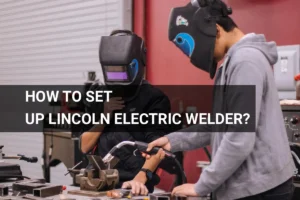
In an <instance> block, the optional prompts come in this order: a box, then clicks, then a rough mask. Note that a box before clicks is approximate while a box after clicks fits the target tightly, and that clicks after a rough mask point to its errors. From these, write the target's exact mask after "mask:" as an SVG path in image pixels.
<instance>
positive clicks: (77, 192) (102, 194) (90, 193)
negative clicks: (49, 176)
mask: <svg viewBox="0 0 300 200" xmlns="http://www.w3.org/2000/svg"><path fill="white" fill-rule="evenodd" d="M68 194H72V195H79V196H88V197H105V196H106V192H93V191H83V190H70V191H68Z"/></svg>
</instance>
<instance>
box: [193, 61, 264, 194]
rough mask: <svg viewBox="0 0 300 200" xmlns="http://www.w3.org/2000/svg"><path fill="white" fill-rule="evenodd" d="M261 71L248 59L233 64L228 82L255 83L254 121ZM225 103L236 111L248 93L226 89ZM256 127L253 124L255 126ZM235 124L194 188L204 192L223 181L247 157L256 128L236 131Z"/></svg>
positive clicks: (258, 98) (256, 112)
mask: <svg viewBox="0 0 300 200" xmlns="http://www.w3.org/2000/svg"><path fill="white" fill-rule="evenodd" d="M264 80H265V78H264V73H263V72H262V70H260V69H259V66H257V64H254V63H252V62H250V61H247V62H242V63H238V64H236V67H235V68H234V70H233V72H232V73H231V75H230V80H229V81H228V82H229V83H227V85H248V86H250V85H251V86H255V95H256V96H255V107H256V108H255V121H254V123H255V125H257V124H258V119H259V115H260V109H261V102H262V96H263V91H264ZM227 97H228V98H227V103H228V104H227V106H228V110H229V112H232V113H238V112H239V111H240V109H241V108H244V107H247V106H249V105H248V104H247V102H249V100H248V99H247V98H248V96H247V93H245V92H242V91H241V90H239V89H232V90H230V91H228V95H227ZM255 127H256V126H255ZM235 129H236V126H234V125H233V126H229V127H228V129H227V132H226V133H219V134H224V135H223V139H222V141H221V144H220V146H219V148H218V150H217V151H216V153H215V155H214V159H213V161H212V162H211V164H210V165H209V166H208V167H207V168H205V169H204V171H203V172H202V174H201V177H200V179H199V180H198V182H197V183H196V184H195V191H196V192H197V193H198V194H199V195H201V196H204V195H207V194H209V193H210V192H212V191H214V190H215V189H217V188H218V187H219V186H220V185H221V184H223V183H224V182H225V181H226V180H227V179H228V178H229V177H230V176H232V175H233V174H234V172H235V171H236V170H237V169H238V168H239V167H240V166H241V164H242V163H243V162H244V161H245V160H246V159H247V157H248V156H249V155H250V153H251V152H252V150H253V148H254V144H255V139H256V133H255V132H237V130H235Z"/></svg>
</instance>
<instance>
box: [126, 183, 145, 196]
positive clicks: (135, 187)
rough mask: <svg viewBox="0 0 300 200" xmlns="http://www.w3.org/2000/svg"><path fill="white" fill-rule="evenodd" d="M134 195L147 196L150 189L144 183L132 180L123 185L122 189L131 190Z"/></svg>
mask: <svg viewBox="0 0 300 200" xmlns="http://www.w3.org/2000/svg"><path fill="white" fill-rule="evenodd" d="M130 188H131V194H132V195H142V196H145V195H147V194H148V189H147V187H146V186H145V184H144V183H142V182H139V181H136V180H132V181H127V182H124V183H123V185H122V189H130Z"/></svg>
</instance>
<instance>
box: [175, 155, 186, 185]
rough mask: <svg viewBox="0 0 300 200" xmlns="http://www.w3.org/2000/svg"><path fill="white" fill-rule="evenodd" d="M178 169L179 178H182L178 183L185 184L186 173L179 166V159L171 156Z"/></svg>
mask: <svg viewBox="0 0 300 200" xmlns="http://www.w3.org/2000/svg"><path fill="white" fill-rule="evenodd" d="M172 158H173V159H174V161H175V163H176V165H177V167H178V169H179V171H180V175H181V180H182V183H179V185H182V184H185V183H187V178H186V175H185V172H184V171H183V168H182V166H181V164H180V163H179V161H178V160H177V158H174V157H172Z"/></svg>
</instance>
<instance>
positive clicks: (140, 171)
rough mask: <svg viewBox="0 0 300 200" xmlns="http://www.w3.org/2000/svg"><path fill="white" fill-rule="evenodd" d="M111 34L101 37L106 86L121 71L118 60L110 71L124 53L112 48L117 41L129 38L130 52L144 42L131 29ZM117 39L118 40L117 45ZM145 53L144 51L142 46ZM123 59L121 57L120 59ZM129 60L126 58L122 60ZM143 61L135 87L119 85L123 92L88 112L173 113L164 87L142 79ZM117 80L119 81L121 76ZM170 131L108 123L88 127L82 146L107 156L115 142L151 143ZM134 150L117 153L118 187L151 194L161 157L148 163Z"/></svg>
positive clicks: (140, 63) (156, 180)
mask: <svg viewBox="0 0 300 200" xmlns="http://www.w3.org/2000/svg"><path fill="white" fill-rule="evenodd" d="M112 35H114V36H108V37H107V38H102V40H101V41H102V43H104V44H101V45H105V44H106V43H107V46H101V45H100V62H101V65H102V68H103V72H104V77H105V82H106V86H108V87H109V84H110V83H111V82H113V83H115V80H114V79H113V77H114V76H117V75H119V74H120V72H119V71H118V72H116V66H117V67H119V66H120V63H116V66H113V67H114V69H112V70H111V69H109V67H111V65H114V63H113V61H112V60H109V59H111V58H113V59H114V58H116V57H118V56H120V55H122V52H119V53H118V52H117V51H118V50H119V49H120V48H116V49H113V50H111V49H109V48H112V47H115V46H117V47H118V44H120V43H122V41H124V40H126V39H128V38H129V39H130V41H133V42H128V43H126V44H130V45H129V46H128V49H127V50H128V51H129V52H134V50H133V49H137V48H134V47H140V46H141V44H140V43H139V42H137V41H142V40H141V38H139V37H138V36H136V35H135V34H133V33H128V32H125V33H124V31H123V32H122V31H121V35H120V34H119V35H115V34H112ZM114 40H116V43H115V44H114ZM134 41H135V42H134ZM142 43H143V41H142ZM101 49H103V51H105V52H101ZM122 51H124V49H122ZM109 52H116V55H107V53H109ZM142 52H144V53H145V51H144V50H143V49H142ZM139 55H141V54H139V53H137V54H136V57H138V56H139ZM136 57H134V58H135V59H134V60H139V59H136ZM122 59H123V58H122ZM122 59H121V58H120V59H118V60H122ZM126 59H127V58H125V59H123V60H126ZM106 60H109V66H108V67H106V63H105V61H106ZM127 60H129V59H127ZM130 60H131V58H130ZM141 60H142V58H141ZM118 62H119V61H118ZM112 63H113V64H112ZM142 63H143V62H139V67H138V69H139V70H140V71H139V72H136V74H137V75H136V76H135V79H134V80H132V82H133V84H131V86H134V87H129V86H124V85H122V87H119V88H118V87H117V88H118V89H117V91H121V92H120V93H118V94H120V95H119V96H118V95H115V96H114V97H112V98H111V99H110V100H109V101H108V102H105V103H104V104H103V103H102V104H100V103H93V106H91V108H89V109H90V111H89V112H94V113H101V112H102V113H104V114H107V113H110V114H113V113H115V112H122V113H126V114H130V113H170V112H171V106H170V101H169V98H168V97H167V96H166V95H165V94H164V93H163V92H162V91H161V90H159V89H158V88H156V87H154V86H152V85H151V84H149V83H148V82H147V81H145V80H143V75H144V66H142ZM130 65H131V64H130ZM114 73H115V74H114ZM117 73H119V74H117ZM122 73H126V72H122ZM119 77H120V76H119ZM137 77H139V78H140V80H137ZM118 80H120V78H119V79H118ZM127 82H128V80H127ZM127 82H126V83H127ZM121 84H122V83H120V85H121ZM114 86H115V85H114ZM135 86H137V87H135ZM120 88H121V89H120ZM135 88H136V91H135V92H134V98H128V94H133V92H132V91H133V90H134V89H135ZM124 92H125V93H126V94H127V96H126V95H125V94H124ZM170 132H171V130H170V127H169V126H151V127H150V126H147V125H146V126H145V125H144V126H139V125H137V126H124V125H121V126H120V125H115V124H111V123H110V124H108V125H96V126H93V127H87V128H86V130H85V132H84V133H83V134H82V135H81V137H80V149H81V151H82V152H83V153H94V154H96V155H100V156H101V157H104V156H105V155H106V154H107V153H108V152H109V151H110V150H111V149H112V148H113V147H114V146H115V145H117V144H118V143H120V142H122V141H128V140H130V141H141V142H146V143H150V142H152V141H154V140H156V139H158V138H160V137H162V136H164V135H165V134H167V133H170ZM134 150H135V149H133V147H128V146H125V147H122V148H121V149H120V150H118V152H117V153H116V157H117V158H119V159H120V160H119V163H118V164H117V166H116V167H115V168H116V169H117V170H118V171H119V184H118V186H117V187H123V188H132V193H136V194H147V193H148V191H149V192H150V193H151V192H153V190H154V186H155V185H156V184H158V183H159V177H158V176H157V175H156V174H155V170H156V168H157V166H158V165H159V163H160V161H161V160H160V158H159V156H156V157H155V156H154V157H153V159H152V160H147V161H146V162H145V159H144V158H143V157H142V156H134V154H133V152H134ZM145 186H146V187H145Z"/></svg>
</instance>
